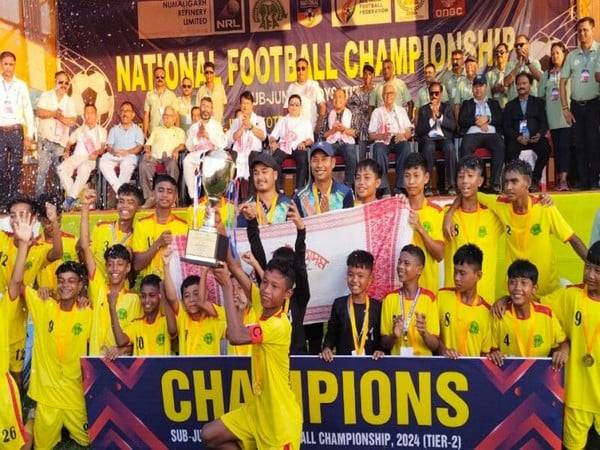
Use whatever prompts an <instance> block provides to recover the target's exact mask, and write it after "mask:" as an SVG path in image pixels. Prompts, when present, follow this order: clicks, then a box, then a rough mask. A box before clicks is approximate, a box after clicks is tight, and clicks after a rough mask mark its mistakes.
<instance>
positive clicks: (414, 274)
mask: <svg viewBox="0 0 600 450" xmlns="http://www.w3.org/2000/svg"><path fill="white" fill-rule="evenodd" d="M425 264H426V263H425V253H424V252H423V250H421V249H420V248H419V247H417V246H416V245H413V244H408V245H405V246H404V247H403V248H402V251H401V252H400V257H399V258H398V265H397V267H396V271H397V273H398V280H399V281H400V289H398V291H396V292H390V293H389V294H387V295H386V296H385V298H384V299H383V302H382V304H381V347H382V348H383V349H384V350H386V351H390V352H391V354H392V355H401V356H413V355H414V356H431V355H432V354H433V352H435V351H437V349H438V347H439V337H438V336H439V334H440V326H439V321H438V311H437V308H438V307H437V303H436V301H435V295H434V294H433V292H431V291H429V290H427V289H425V288H424V287H421V285H420V283H419V278H420V276H421V273H422V272H423V268H424V266H425Z"/></svg>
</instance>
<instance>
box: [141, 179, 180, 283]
mask: <svg viewBox="0 0 600 450" xmlns="http://www.w3.org/2000/svg"><path fill="white" fill-rule="evenodd" d="M153 189H154V198H155V199H156V210H155V212H154V214H150V215H149V216H146V217H144V218H142V219H140V220H139V221H138V223H137V224H136V225H135V230H134V232H133V239H132V242H131V247H132V250H133V269H134V270H135V271H141V272H140V275H141V276H145V275H149V274H155V275H158V276H159V277H160V278H161V279H162V278H164V266H163V260H162V257H161V253H162V251H163V249H164V248H165V247H168V246H170V245H171V242H172V241H173V237H174V236H181V235H187V232H188V226H187V223H186V222H185V220H183V219H180V218H179V217H177V216H176V215H174V214H173V213H172V211H171V208H172V207H173V205H174V204H175V200H176V199H177V182H176V181H175V180H174V179H173V178H172V177H170V176H169V175H165V174H158V175H156V176H155V177H154V186H153Z"/></svg>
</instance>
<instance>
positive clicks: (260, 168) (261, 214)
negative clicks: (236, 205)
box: [237, 152, 291, 227]
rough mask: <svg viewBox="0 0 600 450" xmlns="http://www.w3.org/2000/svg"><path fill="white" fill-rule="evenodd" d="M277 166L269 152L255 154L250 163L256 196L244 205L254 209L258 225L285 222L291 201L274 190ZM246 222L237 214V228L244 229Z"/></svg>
mask: <svg viewBox="0 0 600 450" xmlns="http://www.w3.org/2000/svg"><path fill="white" fill-rule="evenodd" d="M278 168H279V165H278V164H277V161H275V159H274V158H273V156H271V154H270V153H269V152H260V153H256V154H255V156H254V158H252V162H251V163H250V172H251V174H252V180H253V182H254V187H255V189H256V194H255V195H253V196H252V197H250V198H249V199H248V200H247V202H246V203H248V204H254V205H255V207H256V220H257V222H258V225H271V224H274V223H283V222H285V221H286V218H287V212H288V208H289V206H290V202H291V200H290V199H289V197H286V196H285V195H283V194H279V193H278V192H277V189H276V183H277V177H278V173H277V170H278ZM247 225H248V220H247V219H246V217H245V216H244V214H241V213H240V214H239V215H238V219H237V226H238V227H246V226H247Z"/></svg>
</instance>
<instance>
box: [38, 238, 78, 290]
mask: <svg viewBox="0 0 600 450" xmlns="http://www.w3.org/2000/svg"><path fill="white" fill-rule="evenodd" d="M61 235H62V236H61V240H62V245H63V255H62V258H61V259H58V260H56V261H53V262H51V263H48V260H46V264H45V266H44V268H42V269H41V270H40V271H39V272H38V274H37V277H36V281H37V287H38V289H39V288H48V289H51V290H52V292H54V293H56V288H57V287H58V283H57V281H56V269H58V266H60V265H61V264H62V263H64V262H66V261H78V258H77V249H76V245H77V238H76V237H75V236H73V235H72V234H69V233H64V232H61ZM46 242H47V243H48V244H50V245H52V243H51V242H48V241H46Z"/></svg>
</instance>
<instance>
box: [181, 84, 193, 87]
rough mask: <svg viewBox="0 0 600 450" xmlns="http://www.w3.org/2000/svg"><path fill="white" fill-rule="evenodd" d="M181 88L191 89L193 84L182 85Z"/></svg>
mask: <svg viewBox="0 0 600 450" xmlns="http://www.w3.org/2000/svg"><path fill="white" fill-rule="evenodd" d="M181 87H183V88H191V87H192V85H191V84H182V85H181Z"/></svg>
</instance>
